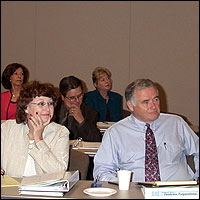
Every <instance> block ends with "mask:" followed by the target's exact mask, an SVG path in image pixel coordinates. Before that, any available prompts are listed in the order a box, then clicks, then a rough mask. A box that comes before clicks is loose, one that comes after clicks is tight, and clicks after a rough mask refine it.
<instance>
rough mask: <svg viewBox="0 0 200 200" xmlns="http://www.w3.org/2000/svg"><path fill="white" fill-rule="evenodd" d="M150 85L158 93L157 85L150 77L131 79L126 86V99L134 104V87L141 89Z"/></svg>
mask: <svg viewBox="0 0 200 200" xmlns="http://www.w3.org/2000/svg"><path fill="white" fill-rule="evenodd" d="M150 87H154V88H155V89H156V91H157V93H159V91H158V87H157V85H156V84H155V83H154V82H153V81H151V80H150V79H137V80H135V81H133V82H132V83H130V84H129V85H128V86H127V87H126V90H125V98H126V101H131V103H132V104H133V105H134V106H135V105H136V104H135V103H136V102H135V94H134V93H135V90H136V89H138V90H142V89H145V88H150Z"/></svg>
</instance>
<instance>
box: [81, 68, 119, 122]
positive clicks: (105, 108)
mask: <svg viewBox="0 0 200 200" xmlns="http://www.w3.org/2000/svg"><path fill="white" fill-rule="evenodd" d="M92 80H93V84H94V87H95V88H96V90H93V91H90V92H87V93H85V96H84V102H85V103H86V104H87V105H88V106H90V107H91V108H93V109H94V110H96V111H97V112H98V113H99V121H101V122H104V121H111V122H117V121H119V120H121V119H122V111H123V108H122V96H121V95H120V94H118V93H116V92H112V91H110V90H111V87H112V82H111V72H110V71H109V70H108V69H106V68H103V67H97V68H95V70H94V71H93V73H92Z"/></svg>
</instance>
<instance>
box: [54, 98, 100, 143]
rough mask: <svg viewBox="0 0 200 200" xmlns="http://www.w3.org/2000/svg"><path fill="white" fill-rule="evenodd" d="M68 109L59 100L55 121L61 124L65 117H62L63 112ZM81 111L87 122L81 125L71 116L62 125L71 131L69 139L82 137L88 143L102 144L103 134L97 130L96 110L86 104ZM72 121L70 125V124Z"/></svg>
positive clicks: (83, 104)
mask: <svg viewBox="0 0 200 200" xmlns="http://www.w3.org/2000/svg"><path fill="white" fill-rule="evenodd" d="M62 109H66V108H65V107H64V103H63V101H62V100H59V102H58V104H57V106H56V108H55V111H54V121H55V122H57V123H60V121H62V119H61V118H63V117H64V116H62V115H61V110H62ZM81 111H82V114H83V117H84V118H85V120H84V121H83V123H81V124H79V123H78V122H77V121H76V120H75V119H74V117H72V116H70V117H67V119H66V120H65V121H64V122H63V123H62V125H64V126H66V127H67V128H68V129H69V131H70V134H69V139H70V140H75V139H77V138H78V137H81V138H82V139H83V141H88V142H101V140H102V134H101V133H100V130H99V129H98V128H97V126H96V123H97V121H98V114H97V112H96V111H95V110H93V109H92V108H90V107H88V106H87V105H86V104H85V103H82V104H81ZM69 118H71V119H70V121H71V122H70V125H69V123H68V121H69Z"/></svg>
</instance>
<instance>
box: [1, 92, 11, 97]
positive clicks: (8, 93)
mask: <svg viewBox="0 0 200 200" xmlns="http://www.w3.org/2000/svg"><path fill="white" fill-rule="evenodd" d="M10 95H11V93H10V91H5V92H2V93H1V97H5V96H10Z"/></svg>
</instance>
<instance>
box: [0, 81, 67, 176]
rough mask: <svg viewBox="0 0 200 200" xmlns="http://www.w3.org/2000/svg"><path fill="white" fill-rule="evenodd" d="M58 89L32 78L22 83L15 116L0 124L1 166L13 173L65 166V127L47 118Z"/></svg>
mask: <svg viewBox="0 0 200 200" xmlns="http://www.w3.org/2000/svg"><path fill="white" fill-rule="evenodd" d="M58 96H59V93H58V90H57V89H56V88H55V87H54V86H53V85H52V84H50V83H44V84H41V83H39V82H38V81H32V82H30V83H26V84H24V85H23V86H22V89H21V91H20V96H19V98H18V100H17V112H16V120H7V121H6V122H4V123H2V124H1V148H2V149H1V168H2V169H3V170H4V171H5V174H7V175H9V176H13V177H22V176H31V175H36V174H43V173H51V172H58V171H62V170H66V169H67V166H68V159H69V130H68V129H67V128H66V127H64V126H62V125H59V124H57V123H55V122H51V119H52V116H53V113H54V107H55V105H56V103H57V100H58Z"/></svg>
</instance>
